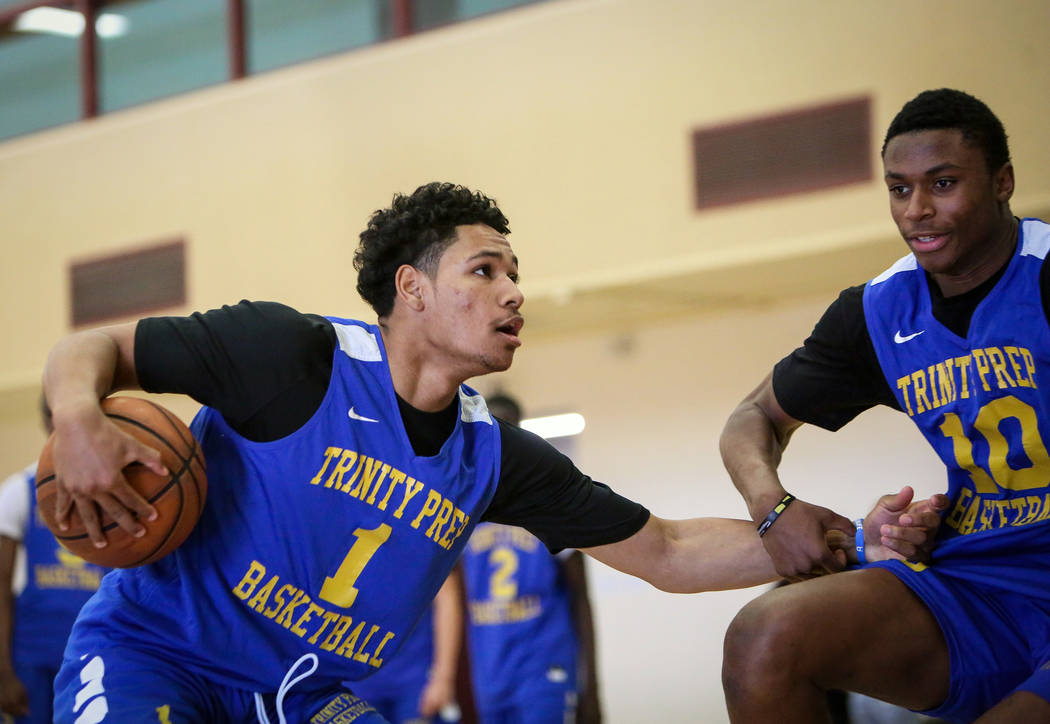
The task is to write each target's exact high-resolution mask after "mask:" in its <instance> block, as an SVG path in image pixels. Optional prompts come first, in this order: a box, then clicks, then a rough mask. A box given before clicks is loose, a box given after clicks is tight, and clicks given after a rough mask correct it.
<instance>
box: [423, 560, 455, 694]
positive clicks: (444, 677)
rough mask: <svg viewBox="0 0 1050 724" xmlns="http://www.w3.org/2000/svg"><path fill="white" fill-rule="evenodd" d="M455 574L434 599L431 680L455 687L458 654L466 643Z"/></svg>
mask: <svg viewBox="0 0 1050 724" xmlns="http://www.w3.org/2000/svg"><path fill="white" fill-rule="evenodd" d="M455 576H456V574H455V573H453V574H452V575H451V576H449V578H448V580H446V581H445V583H444V585H443V586H442V587H441V590H440V591H439V592H438V595H437V597H436V598H435V599H434V658H433V660H432V661H431V666H430V679H431V680H432V681H433V680H437V681H441V682H444V683H447V684H448V685H449V686H451V687H453V688H454V686H455V682H456V668H457V665H458V663H459V650H460V647H461V645H462V641H463V614H462V608H461V606H462V603H461V599H460V595H459V586H458V583H457V580H456V578H455Z"/></svg>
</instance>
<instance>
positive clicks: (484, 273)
mask: <svg viewBox="0 0 1050 724" xmlns="http://www.w3.org/2000/svg"><path fill="white" fill-rule="evenodd" d="M474 273H475V274H477V275H478V276H479V277H490V276H492V267H490V266H489V265H488V264H482V265H481V266H479V267H478V268H477V269H475V270H474Z"/></svg>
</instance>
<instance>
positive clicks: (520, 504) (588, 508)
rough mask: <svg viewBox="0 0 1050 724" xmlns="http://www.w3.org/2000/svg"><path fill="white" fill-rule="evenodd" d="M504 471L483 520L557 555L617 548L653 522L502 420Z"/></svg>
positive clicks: (539, 441) (642, 510)
mask: <svg viewBox="0 0 1050 724" xmlns="http://www.w3.org/2000/svg"><path fill="white" fill-rule="evenodd" d="M499 425H500V436H501V438H502V441H503V443H502V447H503V450H502V454H501V463H500V464H501V470H500V481H499V487H498V488H497V489H496V495H495V497H494V498H493V500H492V503H491V504H490V506H489V509H488V510H487V511H486V512H485V515H484V517H483V519H484V520H489V521H493V522H495V523H507V524H511V525H520V526H521V527H523V528H525V529H527V530H528V531H529V532H531V533H532V534H533V535H535V536H536V537H537V538H539V539H540V540H542V541H543V543H544V544H545V545H546V546H547V548H549V549H550V550H551V551H552V552H557V551H559V550H561V549H563V548H587V547H589V546H597V545H604V544H606V543H616V542H618V541H621V540H624V539H626V538H630V537H631V536H632V535H634V534H635V533H637V532H638V531H639V530H641V528H642V526H644V525H645V523H646V521H648V520H649V511H648V510H646V509H645V508H644V507H642V506H641V505H639V504H638V503H635V502H633V501H631V500H628V499H627V498H624V497H623V496H621V495H617V494H616V493H615V492H613V490H612V489H611V488H609V487H608V486H607V485H604V484H602V483H598V482H595V481H593V480H591V479H590V478H589V477H587V476H586V475H584V474H583V473H581V472H580V471H579V470H577V469H576V466H575V465H573V463H572V461H571V460H569V458H567V457H566V456H564V455H562V454H561V453H560V452H558V451H557V450H555V449H554V448H553V447H552V446H551V445H550V443H548V442H547V441H546V440H543V439H542V438H540V437H538V436H537V435H534V434H533V433H531V432H528V431H526V430H522V429H521V428H518V427H515V426H513V425H511V424H509V423H506V422H504V421H502V420H499Z"/></svg>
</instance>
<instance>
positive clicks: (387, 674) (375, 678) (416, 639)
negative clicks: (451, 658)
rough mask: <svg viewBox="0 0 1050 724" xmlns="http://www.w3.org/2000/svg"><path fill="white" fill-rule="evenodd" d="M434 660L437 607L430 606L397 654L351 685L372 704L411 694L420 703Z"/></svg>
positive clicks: (409, 696) (413, 700) (415, 701)
mask: <svg viewBox="0 0 1050 724" xmlns="http://www.w3.org/2000/svg"><path fill="white" fill-rule="evenodd" d="M433 662H434V607H433V606H429V607H427V610H426V612H424V614H423V616H422V617H421V618H420V619H419V622H418V623H417V624H416V627H415V628H414V629H413V630H412V632H411V633H410V634H409V635H408V636H407V637H406V638H405V641H404V643H403V644H402V646H401V648H399V649H398V650H397V656H395V657H393V658H390V659H389V660H388V661H387V662H386V663H385V664H383V668H382V669H380V670H378V671H376V672H375V673H374V674H372V675H371V676H369V677H368V678H367V679H362V680H360V681H352V682H349V686H350V688H351V689H352V690H353V692H354V693H355V694H357V695H358V696H360V697H361V698H362V699H367V700H368V701H370V702H372V703H375V700H377V699H380V698H400V697H408V698H409V699H411V703H412V704H413V705H418V704H419V698H420V694H421V693H422V691H423V688H424V687H425V686H426V685H427V681H428V679H429V678H430V667H431V664H433Z"/></svg>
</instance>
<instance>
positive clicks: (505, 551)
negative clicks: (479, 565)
mask: <svg viewBox="0 0 1050 724" xmlns="http://www.w3.org/2000/svg"><path fill="white" fill-rule="evenodd" d="M489 563H490V564H492V565H494V566H496V570H495V571H493V573H492V577H491V578H490V579H489V591H490V592H491V594H492V598H496V599H500V600H509V599H511V598H514V597H515V596H517V595H518V583H517V581H515V580H514V579H513V577H512V576H513V575H514V574H515V573H517V572H518V554H517V553H515V552H514V551H512V550H511V549H510V548H496V549H495V550H493V551H492V553H490V554H489Z"/></svg>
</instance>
